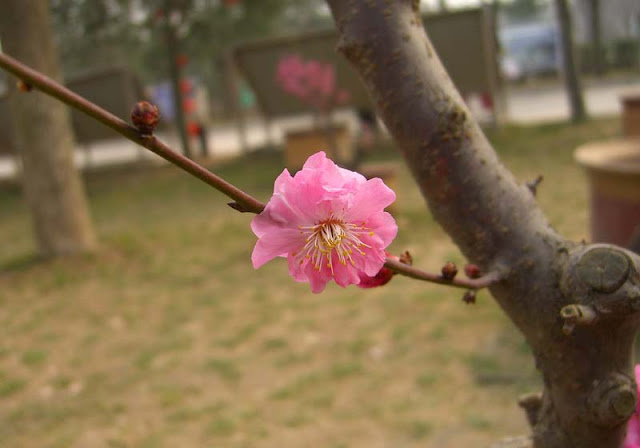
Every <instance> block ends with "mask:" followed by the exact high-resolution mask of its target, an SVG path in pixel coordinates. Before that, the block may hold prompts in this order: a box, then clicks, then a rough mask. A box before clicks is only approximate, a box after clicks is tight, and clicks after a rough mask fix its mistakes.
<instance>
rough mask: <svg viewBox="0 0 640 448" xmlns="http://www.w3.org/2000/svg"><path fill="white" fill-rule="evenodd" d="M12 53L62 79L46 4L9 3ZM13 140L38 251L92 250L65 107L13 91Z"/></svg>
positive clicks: (6, 25) (4, 25) (5, 19)
mask: <svg viewBox="0 0 640 448" xmlns="http://www.w3.org/2000/svg"><path fill="white" fill-rule="evenodd" d="M0 38H1V39H2V45H3V49H4V51H5V52H6V53H7V54H10V55H11V56H15V57H16V58H18V59H20V60H21V61H24V62H25V63H26V64H29V65H30V66H31V67H33V68H35V69H36V70H39V71H41V72H43V73H46V74H48V75H49V76H51V77H53V78H57V79H60V77H61V73H60V68H59V63H58V55H57V51H56V49H55V47H54V46H53V36H52V35H51V28H50V21H49V2H48V1H47V0H20V1H8V2H4V3H3V5H2V13H1V14H0ZM9 100H10V101H9V105H10V110H11V118H12V129H13V137H14V138H13V141H14V142H15V148H16V150H17V152H18V154H19V155H20V157H21V158H22V163H23V173H22V181H23V186H24V192H25V196H26V199H27V202H28V205H29V208H30V210H31V215H32V221H33V226H34V229H35V235H36V239H37V243H38V248H39V251H40V253H41V254H42V255H44V256H46V257H50V256H58V255H65V254H73V253H76V252H83V251H87V250H90V249H91V248H93V246H94V245H95V237H94V233H93V228H92V225H91V220H90V217H89V211H88V208H87V202H86V198H85V193H84V189H83V185H82V181H81V179H80V176H79V174H78V172H77V170H76V168H75V166H74V163H73V150H74V140H73V131H72V129H71V120H70V114H69V111H68V109H67V108H66V106H65V105H64V104H62V103H60V102H59V101H57V100H55V99H53V98H49V97H47V96H46V95H44V94H42V93H40V92H31V93H21V92H19V91H18V90H17V89H16V88H15V87H14V88H11V89H10V95H9Z"/></svg>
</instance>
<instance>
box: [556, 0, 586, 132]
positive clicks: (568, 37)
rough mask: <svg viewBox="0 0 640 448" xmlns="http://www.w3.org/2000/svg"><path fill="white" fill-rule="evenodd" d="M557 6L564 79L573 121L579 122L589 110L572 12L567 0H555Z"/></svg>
mask: <svg viewBox="0 0 640 448" xmlns="http://www.w3.org/2000/svg"><path fill="white" fill-rule="evenodd" d="M555 6H556V15H557V17H558V27H559V29H560V48H561V55H562V79H563V81H564V86H565V90H566V91H567V96H568V99H569V108H570V110H571V121H573V122H574V123H579V122H581V121H584V120H585V119H586V118H587V111H586V109H585V107H584V99H583V98H582V82H581V81H580V75H579V73H578V68H577V67H576V62H575V52H574V46H573V31H572V27H571V13H570V11H569V5H568V4H567V0H555Z"/></svg>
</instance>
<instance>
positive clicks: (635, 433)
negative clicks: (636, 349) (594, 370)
mask: <svg viewBox="0 0 640 448" xmlns="http://www.w3.org/2000/svg"><path fill="white" fill-rule="evenodd" d="M635 374H636V384H640V364H638V365H636V368H635ZM636 387H637V386H636ZM638 394H639V395H640V388H639V389H638ZM622 448H640V403H636V412H634V413H633V415H632V416H631V418H630V419H629V423H627V436H626V437H625V439H624V444H623V445H622Z"/></svg>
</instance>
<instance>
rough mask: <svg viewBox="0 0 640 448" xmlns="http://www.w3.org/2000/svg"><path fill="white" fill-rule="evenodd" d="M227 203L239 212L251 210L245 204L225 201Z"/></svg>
mask: <svg viewBox="0 0 640 448" xmlns="http://www.w3.org/2000/svg"><path fill="white" fill-rule="evenodd" d="M227 205H228V206H229V207H231V208H232V209H234V210H236V211H238V212H240V213H249V212H253V210H250V209H248V208H247V207H246V206H245V205H243V204H240V203H239V202H227Z"/></svg>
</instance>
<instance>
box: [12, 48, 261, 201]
mask: <svg viewBox="0 0 640 448" xmlns="http://www.w3.org/2000/svg"><path fill="white" fill-rule="evenodd" d="M0 67H1V68H4V69H5V70H7V71H9V72H11V73H13V74H14V75H15V76H17V77H18V78H19V79H20V80H21V81H22V82H24V83H26V84H27V85H29V86H32V87H34V88H36V89H38V90H41V91H42V92H44V93H46V94H48V95H50V96H52V97H54V98H57V99H59V100H60V101H62V102H63V103H65V104H67V105H69V106H71V107H73V108H75V109H78V110H80V111H82V112H84V113H85V114H87V115H89V116H90V117H92V118H95V119H96V120H98V121H99V122H100V123H102V124H104V125H105V126H107V127H109V128H111V129H113V130H114V131H116V132H117V133H118V134H120V135H122V136H123V137H125V138H127V139H129V140H131V141H132V142H134V143H137V144H138V145H140V146H142V147H143V148H146V149H148V150H149V151H151V152H153V153H155V154H157V155H159V156H160V157H162V158H163V159H165V160H167V161H168V162H170V163H172V164H174V165H176V166H177V167H179V168H181V169H183V170H184V171H186V172H187V173H189V174H191V175H192V176H195V177H197V178H198V179H200V180H201V181H203V182H205V183H206V184H208V185H210V186H212V187H213V188H215V189H216V190H218V191H220V192H221V193H223V194H225V195H227V196H228V197H230V198H231V199H233V200H234V201H235V202H236V203H238V204H240V208H241V211H248V212H252V213H260V212H261V211H262V210H263V209H264V204H263V203H261V202H260V201H258V200H257V199H256V198H254V197H252V196H250V195H248V194H247V193H245V192H244V191H242V190H240V189H239V188H237V187H235V186H234V185H231V184H230V183H229V182H227V181H225V180H224V179H222V178H220V177H218V176H216V175H215V174H213V173H212V172H211V171H209V170H207V169H206V168H204V167H202V166H201V165H199V164H197V163H195V162H194V161H193V160H191V159H188V158H187V157H185V156H183V155H182V154H180V153H179V152H177V151H174V150H172V149H171V148H170V147H169V146H167V145H166V144H165V143H163V142H162V141H160V140H158V139H157V138H155V137H153V136H151V137H149V136H148V135H145V134H141V133H140V132H139V131H138V130H137V129H135V128H134V127H132V126H129V125H128V124H127V123H126V122H125V121H123V120H122V119H120V118H118V117H116V116H115V115H113V114H112V113H110V112H107V111H106V110H104V109H102V108H101V107H99V106H97V105H96V104H94V103H92V102H90V101H88V100H87V99H85V98H83V97H81V96H80V95H77V94H75V93H73V92H72V91H71V90H69V89H67V88H66V87H64V86H62V85H61V84H59V83H57V82H56V81H54V80H53V79H51V78H49V77H47V76H45V75H43V74H41V73H39V72H37V71H35V70H33V69H31V68H29V67H27V66H26V65H24V64H22V63H20V62H18V61H17V60H15V59H13V58H12V57H10V56H8V55H6V54H4V53H0ZM236 210H240V209H238V208H237V209H236Z"/></svg>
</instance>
